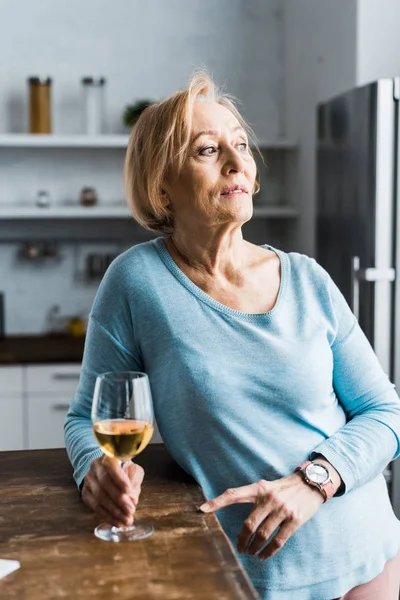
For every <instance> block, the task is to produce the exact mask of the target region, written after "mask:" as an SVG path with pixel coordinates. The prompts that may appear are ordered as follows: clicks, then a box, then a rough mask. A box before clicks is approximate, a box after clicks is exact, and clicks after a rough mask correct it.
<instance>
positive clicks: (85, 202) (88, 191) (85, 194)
mask: <svg viewBox="0 0 400 600" xmlns="http://www.w3.org/2000/svg"><path fill="white" fill-rule="evenodd" d="M79 201H80V203H81V205H82V206H94V205H95V204H97V192H96V190H95V188H93V187H84V188H82V189H81V193H80V194H79Z"/></svg>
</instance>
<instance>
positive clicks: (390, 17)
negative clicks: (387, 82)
mask: <svg viewBox="0 0 400 600" xmlns="http://www.w3.org/2000/svg"><path fill="white" fill-rule="evenodd" d="M399 25H400V2H399V0H381V1H380V2H378V1H377V0H358V15H357V84H359V85H363V84H365V83H369V82H370V81H374V80H375V79H379V78H381V77H394V76H400V33H399Z"/></svg>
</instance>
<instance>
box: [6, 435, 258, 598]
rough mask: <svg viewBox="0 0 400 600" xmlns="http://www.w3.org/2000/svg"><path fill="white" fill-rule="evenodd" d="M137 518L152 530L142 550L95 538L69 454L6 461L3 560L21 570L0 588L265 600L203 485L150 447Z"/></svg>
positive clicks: (24, 593)
mask: <svg viewBox="0 0 400 600" xmlns="http://www.w3.org/2000/svg"><path fill="white" fill-rule="evenodd" d="M135 462H137V463H139V464H141V465H142V466H143V467H144V470H145V478H144V481H143V485H142V493H141V495H140V502H139V505H138V512H137V517H138V519H140V518H142V519H143V520H145V521H148V522H150V523H152V524H153V525H154V534H153V535H152V536H150V537H149V538H147V539H144V540H141V541H138V542H127V543H121V544H114V543H112V542H103V541H101V540H99V539H97V538H96V537H95V536H94V534H93V529H94V527H95V525H97V523H98V519H97V518H96V517H95V515H94V514H93V513H92V512H91V511H90V510H89V509H88V508H87V507H86V506H85V505H84V504H83V502H82V500H81V499H80V498H79V495H78V492H77V489H76V486H75V483H74V481H73V479H72V467H71V465H70V463H69V461H68V457H67V453H66V451H65V449H57V450H26V451H25V450H24V451H21V452H0V473H1V486H0V503H1V516H2V519H1V525H0V530H1V535H0V556H1V557H4V558H8V559H12V560H18V561H20V563H21V568H20V569H19V570H17V571H15V572H14V573H11V574H10V575H8V576H7V577H5V578H4V579H2V580H1V582H0V590H1V591H0V596H1V597H2V598H3V599H5V598H9V599H10V600H11V599H15V600H22V599H24V600H47V599H48V600H50V599H54V598H61V597H62V598H71V599H74V600H79V599H81V600H87V598H89V597H90V598H92V599H94V600H108V599H109V598H118V600H134V599H136V600H166V599H167V598H169V599H170V600H172V599H174V600H190V599H191V600H257V599H258V600H259V596H258V595H257V593H256V591H255V590H254V588H253V586H252V584H251V583H250V581H249V579H248V576H247V574H246V573H245V571H244V570H243V568H242V566H241V564H240V563H239V561H238V560H237V558H236V554H235V552H234V549H233V548H232V546H231V544H230V542H229V540H228V538H227V537H226V535H225V533H224V531H223V530H222V528H221V525H220V524H219V521H218V520H217V517H216V516H215V515H214V514H213V513H209V514H203V513H201V512H199V511H198V510H197V507H198V506H199V505H200V504H202V503H203V502H204V496H203V493H202V491H201V489H200V487H199V486H198V485H197V483H196V482H195V481H194V480H193V479H192V478H190V477H189V476H188V475H187V474H186V473H184V471H182V470H181V469H180V468H179V467H178V465H177V464H176V463H174V461H172V459H171V458H170V456H169V454H168V453H167V451H166V449H165V447H164V445H163V444H151V445H150V446H148V448H146V450H145V451H144V452H143V454H140V455H139V456H137V457H136V458H135Z"/></svg>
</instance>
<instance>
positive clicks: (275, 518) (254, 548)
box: [247, 512, 284, 556]
mask: <svg viewBox="0 0 400 600" xmlns="http://www.w3.org/2000/svg"><path fill="white" fill-rule="evenodd" d="M283 522H284V519H283V518H282V516H281V515H279V513H276V512H275V513H271V514H270V515H269V517H268V518H267V519H265V521H264V523H262V525H260V527H259V528H258V530H257V531H256V534H255V536H254V539H253V540H252V541H251V542H250V546H249V547H248V549H247V552H248V554H249V555H250V556H254V555H255V554H257V552H259V551H260V550H261V548H262V547H263V546H264V545H265V543H266V542H267V541H268V540H269V538H270V537H271V535H272V534H273V533H274V531H276V530H277V529H278V527H279V526H280V525H282V523H283Z"/></svg>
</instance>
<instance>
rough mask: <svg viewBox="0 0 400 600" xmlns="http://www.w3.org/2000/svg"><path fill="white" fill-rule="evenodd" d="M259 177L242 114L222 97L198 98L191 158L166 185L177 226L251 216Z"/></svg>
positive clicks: (231, 220)
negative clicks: (222, 102) (235, 112)
mask: <svg viewBox="0 0 400 600" xmlns="http://www.w3.org/2000/svg"><path fill="white" fill-rule="evenodd" d="M255 177H256V165H255V162H254V159H253V157H252V156H251V154H250V153H249V147H248V140H247V135H246V132H245V131H244V130H243V128H242V127H241V125H240V123H239V122H238V120H237V119H236V117H235V116H234V115H233V114H232V113H231V112H230V111H229V110H228V109H227V108H225V107H223V106H221V105H220V104H217V103H216V102H206V101H203V102H196V103H195V105H194V109H193V124H192V134H191V144H190V148H189V154H188V158H187V159H186V161H185V163H184V165H183V168H182V170H181V172H180V173H179V175H178V176H175V177H174V176H172V177H170V178H169V179H168V181H166V182H165V185H164V191H165V199H166V203H168V205H169V207H170V208H171V209H172V211H173V213H174V218H175V225H176V226H182V225H183V226H184V225H185V223H188V224H189V223H190V224H191V225H192V226H193V223H194V222H195V223H196V224H198V225H201V224H203V225H213V224H222V223H232V222H235V223H238V222H239V223H240V222H242V223H244V222H246V221H248V220H249V219H250V218H251V216H252V192H253V189H254V182H255Z"/></svg>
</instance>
